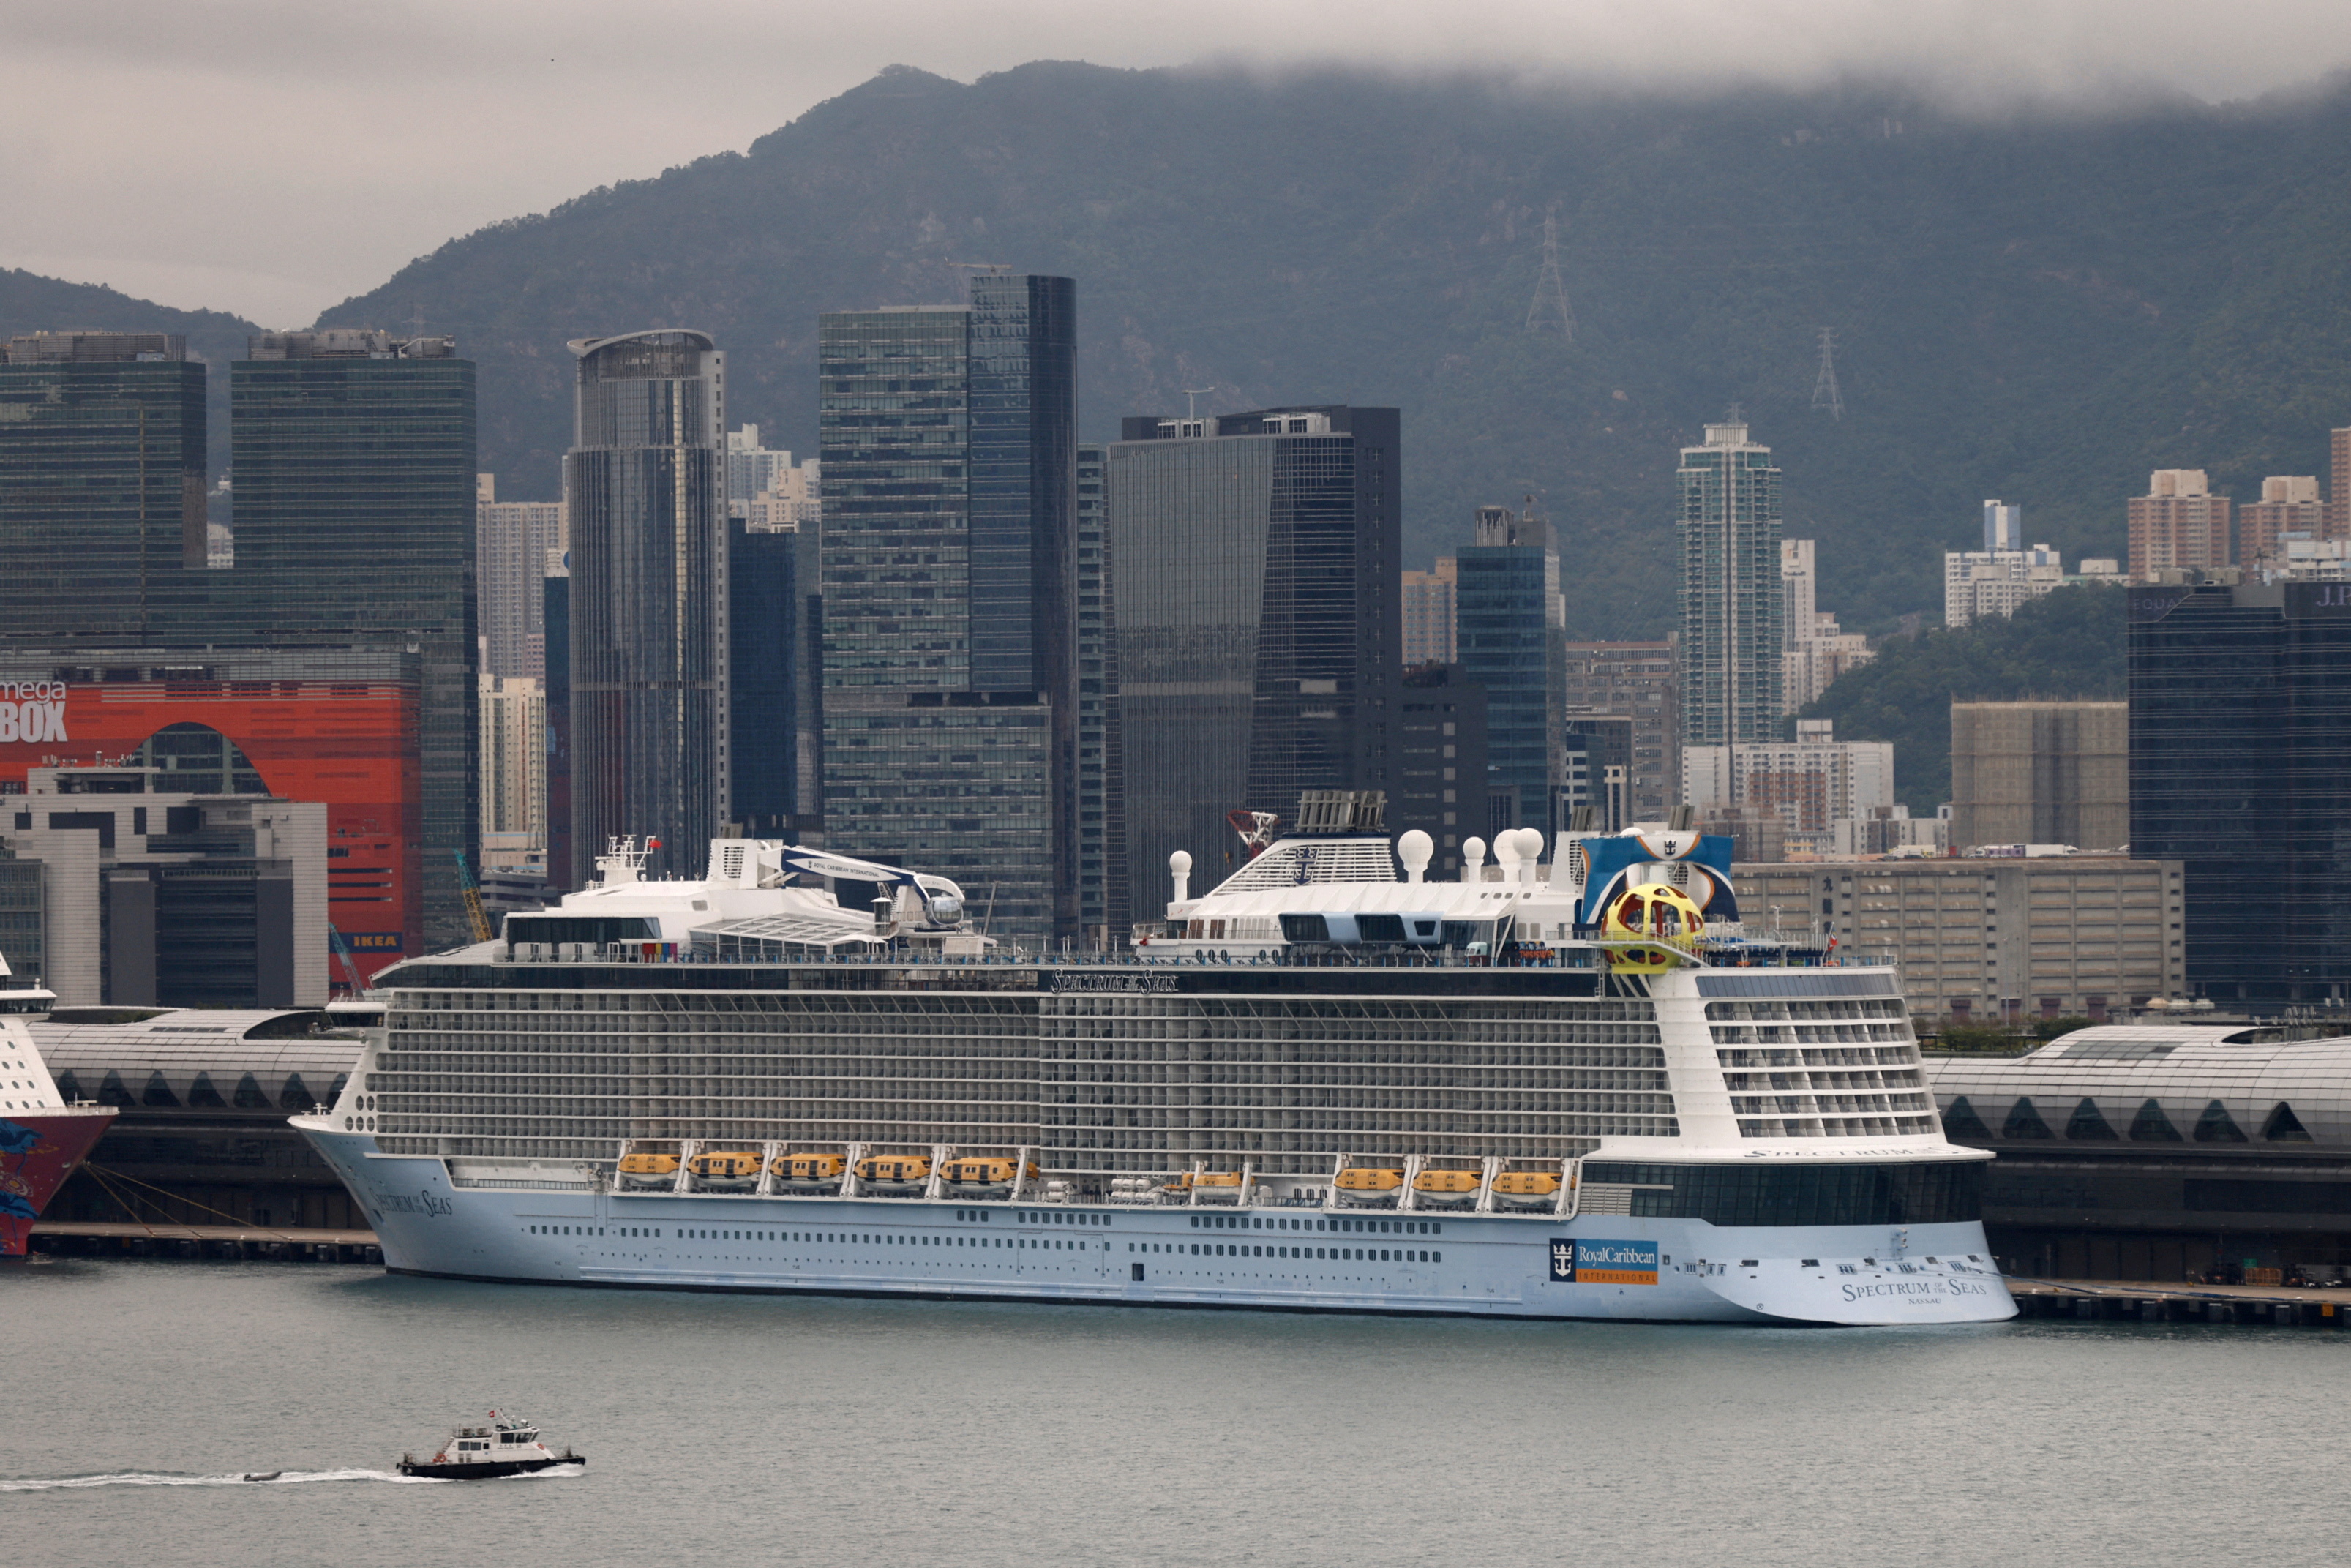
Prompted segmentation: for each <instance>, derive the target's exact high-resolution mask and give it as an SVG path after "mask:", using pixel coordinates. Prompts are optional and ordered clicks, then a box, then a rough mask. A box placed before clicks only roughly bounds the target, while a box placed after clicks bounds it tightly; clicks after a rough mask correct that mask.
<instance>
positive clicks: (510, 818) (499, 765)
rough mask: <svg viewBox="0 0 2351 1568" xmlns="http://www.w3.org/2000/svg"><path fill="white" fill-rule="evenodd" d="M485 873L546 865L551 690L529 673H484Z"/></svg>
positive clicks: (537, 868)
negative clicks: (548, 708)
mask: <svg viewBox="0 0 2351 1568" xmlns="http://www.w3.org/2000/svg"><path fill="white" fill-rule="evenodd" d="M481 702H482V855H481V860H480V862H479V864H480V866H481V869H482V871H483V872H485V873H488V872H493V871H518V870H521V869H522V868H524V867H528V868H530V869H532V870H534V871H536V872H538V873H540V874H542V875H543V874H545V871H546V866H547V689H546V688H545V687H544V686H542V685H539V683H538V682H537V681H534V680H532V679H531V678H530V677H528V675H484V676H483V677H482V695H481Z"/></svg>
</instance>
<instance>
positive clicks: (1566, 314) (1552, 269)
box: [1527, 214, 1575, 343]
mask: <svg viewBox="0 0 2351 1568" xmlns="http://www.w3.org/2000/svg"><path fill="white" fill-rule="evenodd" d="M1546 313H1555V314H1557V316H1558V317H1559V329H1560V334H1561V335H1562V337H1564V338H1565V339H1566V340H1568V341H1569V342H1571V343H1573V342H1574V341H1575V312H1574V311H1573V310H1571V309H1569V308H1567V282H1566V280H1565V279H1564V278H1562V277H1561V276H1560V272H1559V218H1558V216H1557V215H1556V214H1544V216H1543V252H1542V270H1541V272H1539V273H1537V274H1535V297H1534V298H1532V299H1531V300H1529V301H1528V302H1527V330H1528V331H1530V332H1535V331H1540V330H1541V329H1542V328H1543V327H1544V326H1545V325H1546V323H1545V321H1544V319H1543V318H1544V316H1545V314H1546Z"/></svg>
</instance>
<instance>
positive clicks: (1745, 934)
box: [295, 791, 2015, 1324]
mask: <svg viewBox="0 0 2351 1568" xmlns="http://www.w3.org/2000/svg"><path fill="white" fill-rule="evenodd" d="M1378 823H1379V802H1378V800H1377V798H1376V797H1368V798H1366V797H1358V796H1355V795H1352V794H1348V793H1345V792H1335V791H1334V792H1324V793H1321V794H1318V795H1315V796H1310V797H1309V798H1308V799H1307V800H1305V801H1304V802H1303V803H1302V806H1301V826H1300V828H1299V829H1298V830H1297V831H1292V832H1290V833H1288V834H1287V835H1286V836H1280V837H1279V838H1277V839H1275V841H1273V842H1271V843H1270V844H1269V845H1267V846H1265V847H1264V848H1263V850H1262V852H1260V853H1259V854H1257V855H1256V856H1255V857H1254V858H1251V859H1249V860H1248V861H1247V862H1245V863H1243V864H1242V865H1241V866H1240V867H1239V868H1238V870H1237V871H1235V872H1234V873H1232V874H1231V875H1230V876H1229V877H1228V878H1226V879H1225V880H1224V881H1223V883H1221V884H1220V885H1218V886H1217V887H1216V888H1214V889H1213V890H1210V891H1208V892H1206V893H1202V894H1193V893H1192V892H1191V891H1190V889H1189V886H1188V882H1189V874H1188V873H1189V871H1190V862H1189V857H1188V856H1186V855H1185V854H1183V853H1180V852H1179V853H1177V854H1175V855H1174V856H1171V857H1170V875H1171V879H1172V883H1173V887H1172V891H1173V894H1174V896H1173V898H1172V899H1171V901H1170V902H1169V903H1168V904H1167V905H1166V914H1165V918H1164V919H1161V920H1155V921H1151V922H1148V923H1146V924H1145V925H1143V926H1141V927H1139V928H1138V930H1137V932H1136V934H1135V940H1134V946H1133V948H1132V950H1131V951H1129V952H1126V953H1123V954H1121V955H1118V956H1108V957H1104V956H1095V957H1077V956H1071V957H1054V956H1043V957H1040V956H1028V955H1020V954H1014V953H1008V952H1006V951H1004V950H1003V949H1001V948H1000V947H998V946H996V945H995V944H993V943H991V942H990V941H989V940H988V939H987V936H985V935H984V934H983V933H981V932H978V931H977V930H975V929H974V928H973V927H972V926H971V925H969V924H968V923H967V920H966V918H965V915H964V910H963V895H962V890H961V889H959V888H957V887H956V885H955V884H954V883H952V882H949V881H947V880H946V879H944V878H940V877H935V876H930V875H925V874H922V873H914V872H908V871H904V870H900V869H897V868H893V867H886V866H881V865H876V864H872V863H870V862H860V861H854V860H851V859H848V858H846V857H843V856H840V855H835V854H829V853H826V852H822V851H817V850H810V849H807V848H804V847H800V846H796V845H791V844H785V843H777V842H768V841H754V840H744V839H721V840H717V841H714V842H713V843H712V845H711V853H710V861H709V865H708V872H707V874H706V875H705V877H703V878H701V879H699V880H693V881H666V882H664V881H649V880H646V879H645V878H644V877H643V871H642V867H643V856H642V854H640V853H638V852H635V851H634V850H633V849H632V847H631V846H630V845H628V844H627V843H626V842H621V843H616V844H614V845H613V846H612V847H611V852H609V853H607V854H606V855H605V856H604V857H603V858H602V859H601V862H600V868H601V869H600V874H599V880H598V882H597V883H595V884H594V885H591V886H590V887H589V888H588V889H586V890H584V891H582V892H580V893H578V894H572V895H570V896H569V897H568V898H566V899H564V900H563V901H562V903H561V904H559V906H557V907H556V908H553V909H550V910H547V911H544V912H540V913H537V914H527V915H524V914H518V915H510V916H508V918H507V923H506V929H505V931H504V932H503V934H502V935H501V936H500V938H499V939H498V940H497V941H496V942H492V943H485V944H480V945H477V946H472V947H468V948H464V949H460V950H457V951H455V952H451V953H446V954H442V955H438V956H430V957H422V958H418V959H415V960H412V961H410V962H408V963H405V964H403V965H401V966H399V967H396V968H394V969H392V970H390V971H387V973H386V974H385V975H384V976H383V977H381V980H380V982H379V984H380V989H379V990H378V991H377V992H376V993H374V996H373V998H372V1000H373V1001H374V1002H375V1003H377V1004H380V1007H381V1017H380V1019H375V1020H372V1021H373V1022H374V1027H373V1028H372V1029H371V1031H370V1036H369V1043H368V1045H367V1047H366V1049H365V1051H363V1053H362V1055H361V1058H360V1061H359V1062H358V1064H357V1067H356V1070H355V1071H353V1072H352V1073H351V1075H350V1080H349V1081H348V1082H347V1084H346V1085H345V1087H344V1089H343V1092H341V1093H340V1095H339V1096H338V1097H337V1099H336V1101H335V1103H333V1104H332V1105H331V1106H326V1107H321V1108H319V1110H318V1111H316V1112H315V1113H311V1114H309V1115H306V1116H300V1117H297V1118H295V1125H297V1126H298V1127H299V1128H300V1129H301V1130H302V1131H303V1133H304V1134H306V1135H308V1137H309V1138H310V1140H311V1141H312V1142H313V1143H314V1144H315V1145H317V1147H318V1148H319V1152H320V1153H321V1154H322V1155H324V1156H325V1158H326V1159H327V1160H328V1161H329V1163H330V1164H332V1165H333V1166H334V1167H335V1168H336V1169H337V1170H338V1171H339V1172H340V1175H341V1176H342V1177H343V1179H344V1180H345V1181H346V1182H347V1183H348V1185H349V1186H350V1191H351V1193H352V1194H353V1195H354V1197H356V1198H357V1200H358V1201H359V1203H360V1205H361V1206H362V1207H364V1209H365V1210H366V1212H367V1215H368V1218H369V1219H370V1220H371V1223H372V1224H373V1226H374V1228H375V1230H376V1233H377V1235H378V1237H379V1238H380V1239H381V1243H382V1247H383V1252H384V1258H385V1260H386V1263H387V1265H388V1266H389V1267H390V1268H392V1270H398V1271H402V1272H407V1273H413V1274H423V1275H437V1276H444V1277H452V1278H463V1279H470V1280H488V1281H517V1282H529V1283H540V1284H565V1285H576V1286H606V1287H620V1288H639V1289H669V1290H702V1291H777V1292H794V1291H797V1292H821V1293H830V1294H848V1295H861V1296H873V1297H885V1296H904V1297H915V1298H937V1299H977V1300H998V1301H1059V1302H1085V1303H1097V1304H1102V1305H1121V1306H1149V1307H1196V1308H1205V1307H1224V1308H1254V1309H1260V1310H1275V1311H1290V1312H1382V1313H1411V1314H1451V1315H1468V1316H1479V1317H1513V1318H1535V1319H1638V1320H1652V1321H1679V1322H1741V1323H1782V1324H1790V1323H1802V1324H1886V1323H1952V1322H1984V1321H1993V1320H1999V1319H2004V1318H2008V1317H2011V1316H2012V1315H2013V1314H2014V1312H2015V1306H2014V1303H2013V1302H2012V1301H2011V1299H2010V1296H2009V1293H2008V1291H2007V1289H2006V1288H2005V1286H2004V1284H2003V1283H2002V1281H2001V1277H2000V1275H1999V1272H1998V1270H1997V1269H1996V1267H1995V1266H1994V1265H1993V1263H1992V1261H1991V1258H1990V1255H1989V1249H1988V1248H1987V1246H1986V1244H1985V1241H1984V1234H1983V1229H1982V1226H1981V1223H1980V1218H1979V1215H1980V1193H1981V1188H1982V1175H1983V1170H1984V1165H1985V1161H1986V1160H1987V1158H1988V1156H1987V1155H1985V1154H1983V1153H1982V1152H1981V1151H1979V1150H1974V1149H1969V1148H1963V1147H1959V1146H1957V1145H1951V1144H1949V1143H1947V1142H1945V1141H1944V1139H1943V1136H1942V1134H1941V1128H1940V1124H1939V1123H1938V1119H1937V1116H1936V1113H1935V1107H1934V1102H1933V1099H1932V1096H1931V1092H1930V1091H1929V1089H1928V1086H1927V1084H1926V1083H1925V1082H1924V1080H1923V1076H1922V1068H1921V1064H1920V1061H1919V1055H1918V1048H1917V1041H1916V1040H1915V1039H1914V1038H1913V1036H1912V1033H1911V1030H1910V1026H1909V1020H1908V1018H1907V1014H1906V1011H1905V1009H1904V1005H1903V998H1902V995H1901V992H1900V990H1899V988H1898V987H1897V986H1896V977H1895V975H1894V974H1893V972H1892V971H1891V970H1889V969H1886V968H1883V967H1876V966H1874V965H1870V964H1867V963H1855V962H1851V961H1847V960H1845V959H1844V958H1843V957H1842V956H1840V955H1838V954H1837V953H1836V952H1835V951H1834V948H1823V947H1822V946H1819V945H1817V944H1816V943H1815V942H1814V941H1813V938H1812V937H1811V936H1809V934H1808V933H1807V934H1789V935H1782V934H1781V933H1779V932H1776V931H1773V930H1770V929H1765V928H1761V927H1759V926H1758V925H1755V924H1753V923H1750V922H1743V921H1742V920H1741V919H1740V911H1739V908H1738V903H1737V896H1736V893H1735V891H1734V889H1733V888H1732V886H1731V879H1730V875H1729V841H1728V840H1725V839H1722V838H1719V837H1710V836H1706V835H1702V834H1700V833H1698V832H1696V831H1691V830H1690V829H1689V828H1688V827H1687V824H1686V823H1683V822H1677V823H1674V824H1653V825H1647V826H1642V827H1637V828H1634V829H1630V830H1627V831H1621V832H1614V833H1602V832H1595V831H1586V830H1582V829H1579V830H1577V831H1568V832H1563V833H1562V834H1560V835H1559V836H1558V838H1557V840H1556V841H1555V842H1552V843H1550V844H1546V843H1545V841H1544V839H1545V835H1543V834H1542V833H1541V832H1539V831H1531V830H1518V831H1506V832H1503V833H1500V834H1498V835H1497V838H1496V842H1495V844H1494V846H1493V859H1492V861H1491V862H1488V860H1487V858H1486V853H1487V847H1486V846H1485V845H1484V844H1482V843H1480V842H1479V841H1477V840H1474V839H1473V840H1470V841H1468V845H1467V846H1465V847H1466V848H1467V849H1468V856H1467V860H1466V863H1465V869H1464V871H1463V873H1462V874H1461V876H1460V879H1459V880H1458V881H1447V882H1432V881H1429V880H1428V879H1427V875H1426V872H1427V867H1428V863H1429V860H1430V855H1431V845H1430V843H1429V840H1428V837H1427V835H1426V834H1425V833H1421V832H1417V831H1413V832H1407V833H1405V834H1404V835H1402V837H1401V838H1399V839H1397V840H1395V841H1393V842H1391V841H1389V840H1388V839H1387V838H1386V837H1385V836H1384V834H1383V833H1381V832H1380V831H1378Z"/></svg>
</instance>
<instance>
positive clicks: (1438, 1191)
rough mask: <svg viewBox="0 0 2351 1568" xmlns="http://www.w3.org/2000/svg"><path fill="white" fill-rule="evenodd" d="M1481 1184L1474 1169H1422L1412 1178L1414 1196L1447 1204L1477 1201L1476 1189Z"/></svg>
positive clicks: (1420, 1199)
mask: <svg viewBox="0 0 2351 1568" xmlns="http://www.w3.org/2000/svg"><path fill="white" fill-rule="evenodd" d="M1483 1185H1484V1180H1483V1178H1482V1177H1481V1176H1479V1173H1478V1172H1476V1171H1423V1172H1421V1173H1420V1174H1419V1175H1418V1176H1415V1177H1413V1178H1412V1190H1413V1195H1414V1197H1416V1198H1417V1199H1418V1200H1419V1201H1421V1202H1424V1203H1434V1204H1443V1205H1448V1206H1450V1205H1459V1204H1465V1203H1473V1202H1475V1201H1477V1197H1478V1189H1479V1186H1483Z"/></svg>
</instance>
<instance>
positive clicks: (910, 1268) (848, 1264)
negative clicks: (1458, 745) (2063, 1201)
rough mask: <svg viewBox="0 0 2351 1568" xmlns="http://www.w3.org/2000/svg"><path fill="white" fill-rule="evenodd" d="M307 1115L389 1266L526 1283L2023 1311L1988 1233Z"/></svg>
mask: <svg viewBox="0 0 2351 1568" xmlns="http://www.w3.org/2000/svg"><path fill="white" fill-rule="evenodd" d="M332 1122H333V1119H332V1118H329V1117H325V1116H304V1117H297V1118H295V1122H294V1124H295V1125H296V1126H298V1127H299V1128H300V1129H301V1130H302V1131H303V1133H304V1134H306V1135H307V1136H308V1138H309V1139H310V1141H311V1142H312V1144H313V1145H316V1146H317V1148H318V1149H319V1153H320V1155H322V1156H323V1157H324V1158H325V1159H326V1160H327V1162H328V1163H329V1164H330V1165H332V1166H334V1167H335V1169H336V1170H337V1172H338V1173H340V1176H342V1178H343V1180H344V1182H345V1184H346V1185H347V1186H349V1187H350V1191H351V1192H352V1194H353V1195H354V1196H355V1197H358V1199H359V1200H360V1203H361V1205H362V1206H363V1207H365V1208H366V1210H367V1213H368V1216H369V1218H370V1220H371V1223H372V1224H373V1226H374V1228H375V1231H376V1234H377V1236H378V1238H379V1239H380V1240H381V1243H382V1247H383V1253H384V1260H385V1263H386V1265H387V1266H388V1267H389V1268H390V1269H392V1270H393V1271H395V1272H400V1273H408V1274H422V1275H434V1276H440V1277H444V1278H452V1279H465V1280H484V1281H500V1282H509V1283H517V1284H546V1285H587V1286H609V1287H615V1288H633V1289H644V1290H692V1291H777V1292H801V1293H810V1294H831V1295H862V1296H907V1297H914V1298H932V1299H950V1298H953V1299H988V1300H998V1301H1059V1302H1079V1303H1088V1304H1094V1305H1109V1306H1141V1307H1225V1308H1249V1309H1257V1310H1260V1311H1275V1312H1358V1313H1361V1312H1381V1313H1404V1314H1428V1315H1439V1316H1471V1317H1509V1318H1534V1319H1588V1320H1602V1321H1605V1320H1639V1321H1646V1322H1742V1323H1782V1324H1839V1325H1866V1324H1887V1323H1959V1322H1998V1321H2001V1320H2004V1319H2007V1318H2010V1317H2013V1316H2014V1315H2015V1313H2016V1305H2015V1302H2014V1301H2012V1300H2011V1298H2010V1296H2009V1293H2008V1290H2007V1287H2006V1286H2005V1285H2004V1284H2003V1283H2002V1282H2001V1279H2000V1277H1999V1274H1998V1273H1997V1271H1996V1270H1995V1268H1994V1266H1993V1264H1992V1263H1991V1258H1990V1252H1989V1249H1988V1247H1987V1246H1986V1244H1985V1241H1984V1234H1983V1228H1982V1226H1981V1225H1980V1224H1976V1223H1973V1222H1965V1223H1949V1224H1934V1225H1919V1226H1915V1227H1907V1228H1904V1227H1887V1226H1821V1227H1754V1228H1728V1227H1717V1226H1714V1225H1711V1224H1708V1223H1706V1222H1705V1221H1702V1220H1692V1219H1668V1218H1630V1217H1626V1216H1624V1215H1589V1214H1588V1215H1583V1216H1581V1217H1579V1218H1573V1219H1565V1220H1562V1219H1558V1218H1542V1217H1524V1216H1510V1215H1499V1214H1495V1215H1480V1214H1470V1215H1462V1214H1458V1213H1452V1214H1439V1213H1430V1212H1423V1213H1417V1214H1396V1213H1393V1212H1390V1213H1380V1212H1377V1211H1373V1210H1362V1209H1325V1208H1311V1207H1279V1208H1271V1209H1269V1208H1265V1207H1255V1208H1251V1209H1249V1210H1247V1211H1242V1212H1238V1213H1236V1212H1235V1211H1233V1210H1230V1209H1223V1210H1219V1209H1216V1208H1211V1207H1123V1206H1114V1205H1113V1206H1074V1205H1072V1206H1061V1205H1034V1206H1032V1205H1013V1204H1004V1203H988V1204H977V1205H972V1204H956V1203H952V1202H931V1201H923V1200H906V1199H887V1198H848V1199H843V1198H838V1197H791V1196H775V1197H758V1196H751V1195H731V1194H716V1193H694V1194H676V1193H658V1192H653V1193H647V1192H628V1191H615V1190H611V1188H610V1187H609V1186H605V1185H603V1184H601V1183H597V1182H591V1181H590V1180H589V1179H587V1178H586V1176H584V1175H582V1176H580V1178H579V1179H577V1180H564V1179H560V1177H559V1176H558V1175H557V1174H556V1173H555V1172H554V1171H552V1170H550V1171H549V1176H548V1178H547V1179H545V1180H543V1181H540V1180H530V1179H517V1180H499V1181H496V1183H494V1184H491V1183H476V1182H473V1181H468V1180H465V1179H462V1178H455V1177H453V1176H452V1174H451V1170H450V1167H449V1165H448V1163H447V1162H445V1161H444V1160H442V1159H440V1158H438V1157H434V1156H431V1155H405V1154H402V1155H392V1154H385V1153H381V1152H379V1150H378V1149H377V1146H376V1139H375V1137H374V1136H373V1135H372V1134H366V1133H354V1132H345V1131H342V1130H340V1128H338V1127H336V1126H335V1125H333V1124H332Z"/></svg>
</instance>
